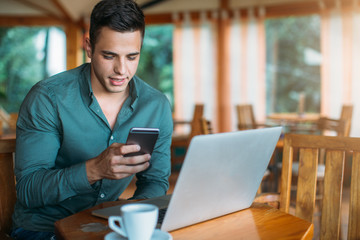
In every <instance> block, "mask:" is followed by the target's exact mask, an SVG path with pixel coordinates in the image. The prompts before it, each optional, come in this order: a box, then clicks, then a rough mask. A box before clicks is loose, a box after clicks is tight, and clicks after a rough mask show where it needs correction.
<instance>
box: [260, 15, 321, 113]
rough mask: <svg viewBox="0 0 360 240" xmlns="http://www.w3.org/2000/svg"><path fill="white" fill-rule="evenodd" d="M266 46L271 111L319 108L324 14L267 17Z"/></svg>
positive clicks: (268, 96) (316, 110)
mask: <svg viewBox="0 0 360 240" xmlns="http://www.w3.org/2000/svg"><path fill="white" fill-rule="evenodd" d="M266 49H267V50H266V56H267V57H266V58H267V59H266V84H267V90H266V91H267V93H266V95H267V96H266V98H267V99H266V100H267V101H266V102H267V107H266V110H267V114H270V113H274V112H299V111H301V109H302V107H300V109H299V105H303V109H304V111H305V112H319V111H320V64H321V53H320V17H319V16H318V15H312V16H305V17H289V18H278V19H268V20H266ZM301 99H303V100H304V101H301ZM299 102H303V104H299Z"/></svg>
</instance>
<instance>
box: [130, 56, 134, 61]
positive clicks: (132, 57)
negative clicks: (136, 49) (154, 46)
mask: <svg viewBox="0 0 360 240" xmlns="http://www.w3.org/2000/svg"><path fill="white" fill-rule="evenodd" d="M128 59H129V60H130V61H134V60H135V59H136V56H128Z"/></svg>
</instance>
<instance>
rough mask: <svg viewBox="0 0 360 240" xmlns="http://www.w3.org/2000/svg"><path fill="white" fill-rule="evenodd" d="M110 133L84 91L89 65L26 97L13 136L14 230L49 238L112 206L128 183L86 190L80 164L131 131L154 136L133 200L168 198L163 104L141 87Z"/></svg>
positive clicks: (135, 84)
mask: <svg viewBox="0 0 360 240" xmlns="http://www.w3.org/2000/svg"><path fill="white" fill-rule="evenodd" d="M129 85H130V95H129V97H128V98H127V99H126V101H125V103H124V104H123V107H122V108H121V111H120V113H119V115H118V117H117V120H116V124H115V126H114V128H113V129H111V128H110V125H109V124H108V122H107V120H106V117H105V115H104V113H103V112H102V110H101V108H100V105H99V103H98V102H97V100H96V98H95V96H94V95H93V92H92V88H91V84H90V64H84V65H82V66H80V67H78V68H76V69H73V70H70V71H67V72H64V73H60V74H58V75H55V76H53V77H51V78H49V79H46V80H43V81H40V82H39V83H37V84H36V85H35V86H34V87H33V88H32V89H31V91H30V92H29V94H28V95H27V96H26V98H25V100H24V102H23V104H22V106H21V108H20V111H19V118H18V122H17V129H16V136H17V139H16V154H15V175H16V180H17V183H16V189H17V202H16V205H15V212H14V215H13V222H14V227H22V228H25V229H28V230H33V231H53V230H54V222H55V221H56V220H58V219H61V218H64V217H67V216H69V215H71V214H74V213H76V212H79V211H81V210H83V209H86V208H89V207H92V206H94V205H96V204H99V203H102V202H104V201H114V200H117V199H118V197H119V196H120V195H121V193H122V192H123V191H124V190H125V188H126V187H127V186H128V184H129V183H130V181H131V180H132V178H133V176H131V177H127V178H124V179H121V180H109V179H103V180H101V181H98V182H96V183H95V184H93V185H90V184H89V182H88V179H87V175H86V169H85V161H86V160H88V159H91V158H94V157H96V156H98V155H99V154H100V153H101V152H102V151H104V150H105V149H106V148H107V147H109V146H110V145H111V144H112V143H114V142H120V143H125V142H126V138H127V135H128V132H129V130H130V128H132V127H152V128H159V129H160V134H159V138H158V140H157V143H156V145H155V149H154V151H153V153H152V156H151V165H150V167H149V168H148V169H147V170H145V171H143V172H141V173H138V174H137V175H136V177H137V183H136V185H137V190H136V191H135V194H134V198H150V197H155V196H161V195H164V194H166V191H167V189H168V187H169V184H168V177H169V175H170V144H171V135H172V129H173V123H172V115H171V108H170V104H169V101H168V100H167V98H166V97H165V95H164V94H162V93H160V92H159V91H157V90H155V89H154V88H152V87H150V86H149V85H148V84H146V83H145V82H143V81H142V80H141V79H139V78H137V77H134V78H133V79H132V80H131V81H130V84H129Z"/></svg>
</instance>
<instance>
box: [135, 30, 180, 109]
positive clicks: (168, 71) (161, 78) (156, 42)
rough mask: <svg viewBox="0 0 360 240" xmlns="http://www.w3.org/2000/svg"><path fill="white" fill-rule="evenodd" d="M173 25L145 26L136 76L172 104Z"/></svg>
mask: <svg viewBox="0 0 360 240" xmlns="http://www.w3.org/2000/svg"><path fill="white" fill-rule="evenodd" d="M173 28H174V27H173V25H152V26H147V27H146V30H145V38H144V43H143V47H142V50H141V58H140V63H139V67H138V70H137V73H136V74H137V76H139V77H140V78H141V79H143V80H144V81H145V82H147V83H148V84H150V85H151V86H153V87H154V88H156V89H158V90H160V91H161V92H163V93H164V94H165V95H166V96H167V97H168V99H169V101H170V103H171V105H172V106H173V103H174V93H173V62H172V45H173V44H172V37H173Z"/></svg>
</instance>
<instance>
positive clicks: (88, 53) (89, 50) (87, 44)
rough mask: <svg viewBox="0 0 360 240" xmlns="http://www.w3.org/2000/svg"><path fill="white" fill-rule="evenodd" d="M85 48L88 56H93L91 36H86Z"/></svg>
mask: <svg viewBox="0 0 360 240" xmlns="http://www.w3.org/2000/svg"><path fill="white" fill-rule="evenodd" d="M85 50H86V55H87V56H88V58H91V56H92V49H91V44H90V39H89V38H86V40H85Z"/></svg>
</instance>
